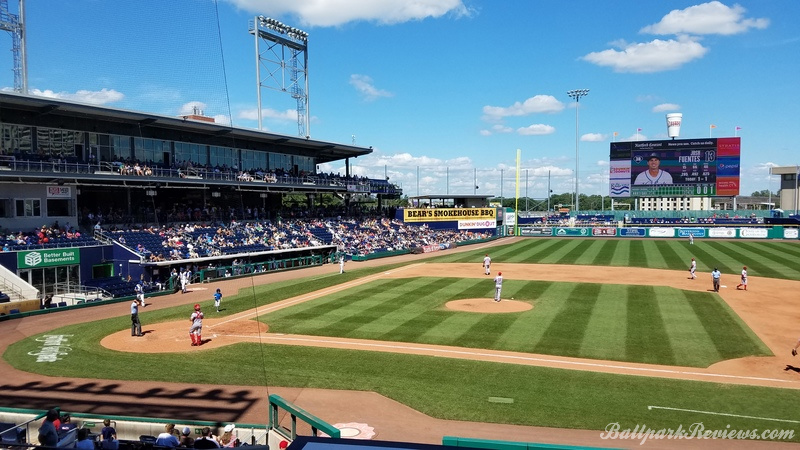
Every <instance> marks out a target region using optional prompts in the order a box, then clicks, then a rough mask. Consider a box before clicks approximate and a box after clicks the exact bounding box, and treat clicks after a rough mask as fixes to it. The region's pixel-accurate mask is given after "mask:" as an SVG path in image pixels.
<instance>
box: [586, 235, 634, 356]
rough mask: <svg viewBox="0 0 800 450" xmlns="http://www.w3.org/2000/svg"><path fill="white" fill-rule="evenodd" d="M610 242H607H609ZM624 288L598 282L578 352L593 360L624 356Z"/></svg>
mask: <svg viewBox="0 0 800 450" xmlns="http://www.w3.org/2000/svg"><path fill="white" fill-rule="evenodd" d="M609 242H611V241H609ZM626 296H627V288H626V286H623V285H616V284H604V285H600V290H599V291H598V295H597V302H596V303H595V305H594V312H593V313H592V316H591V318H590V319H589V322H588V323H587V324H586V332H585V333H584V335H583V341H582V342H581V348H580V354H581V355H583V356H585V357H590V358H595V359H613V360H617V361H621V360H624V359H625V338H626V334H627V326H626V324H627V315H628V309H627V305H626V302H625V301H624V299H625V297H626Z"/></svg>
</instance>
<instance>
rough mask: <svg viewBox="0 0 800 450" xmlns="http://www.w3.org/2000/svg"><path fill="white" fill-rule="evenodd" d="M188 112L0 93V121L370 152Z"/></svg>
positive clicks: (306, 151)
mask: <svg viewBox="0 0 800 450" xmlns="http://www.w3.org/2000/svg"><path fill="white" fill-rule="evenodd" d="M191 117H192V116H190V115H187V116H176V117H170V116H162V115H156V114H148V113H143V112H136V111H129V110H124V109H114V108H107V107H102V106H96V105H89V104H83V103H75V102H69V101H65V100H60V99H54V98H48V97H35V96H30V95H22V94H19V93H14V92H0V121H2V122H6V123H16V124H20V125H29V126H39V127H49V128H56V129H64V130H75V131H88V132H96V133H107V134H120V135H128V136H139V137H143V138H151V139H167V140H175V141H183V142H193V143H202V144H206V145H217V146H222V147H236V148H247V149H257V150H265V151H273V152H278V153H285V154H295V155H301V156H309V157H314V158H316V160H317V163H326V162H331V161H337V160H341V159H345V158H352V157H358V156H363V155H368V154H370V153H372V147H370V148H364V147H356V146H352V145H342V144H335V143H331V142H324V141H316V140H312V139H308V138H304V137H298V136H288V135H280V134H272V133H266V132H263V131H259V130H255V129H248V128H236V127H233V126H230V125H224V124H218V123H213V122H205V121H201V120H193V119H192V118H191Z"/></svg>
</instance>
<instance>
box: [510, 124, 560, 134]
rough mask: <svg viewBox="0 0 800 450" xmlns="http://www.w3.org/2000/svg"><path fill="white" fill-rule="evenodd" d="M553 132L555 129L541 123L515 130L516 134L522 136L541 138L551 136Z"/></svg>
mask: <svg viewBox="0 0 800 450" xmlns="http://www.w3.org/2000/svg"><path fill="white" fill-rule="evenodd" d="M555 132H556V129H555V127H552V126H550V125H545V124H543V123H536V124H533V125H528V126H527V127H522V128H517V134H520V135H522V136H541V135H544V134H553V133H555Z"/></svg>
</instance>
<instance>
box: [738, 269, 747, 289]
mask: <svg viewBox="0 0 800 450" xmlns="http://www.w3.org/2000/svg"><path fill="white" fill-rule="evenodd" d="M742 286H744V290H745V291H746V290H747V266H744V267H742V282H741V283H739V285H738V286H736V289H737V290H739V289H742Z"/></svg>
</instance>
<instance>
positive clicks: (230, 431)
mask: <svg viewBox="0 0 800 450" xmlns="http://www.w3.org/2000/svg"><path fill="white" fill-rule="evenodd" d="M235 429H236V425H234V424H232V423H231V424H228V425H225V428H223V432H222V436H220V437H219V445H220V446H221V447H236V446H237V445H238V444H237V442H238V441H239V439H237V438H236V434H235V433H234V430H235Z"/></svg>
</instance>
